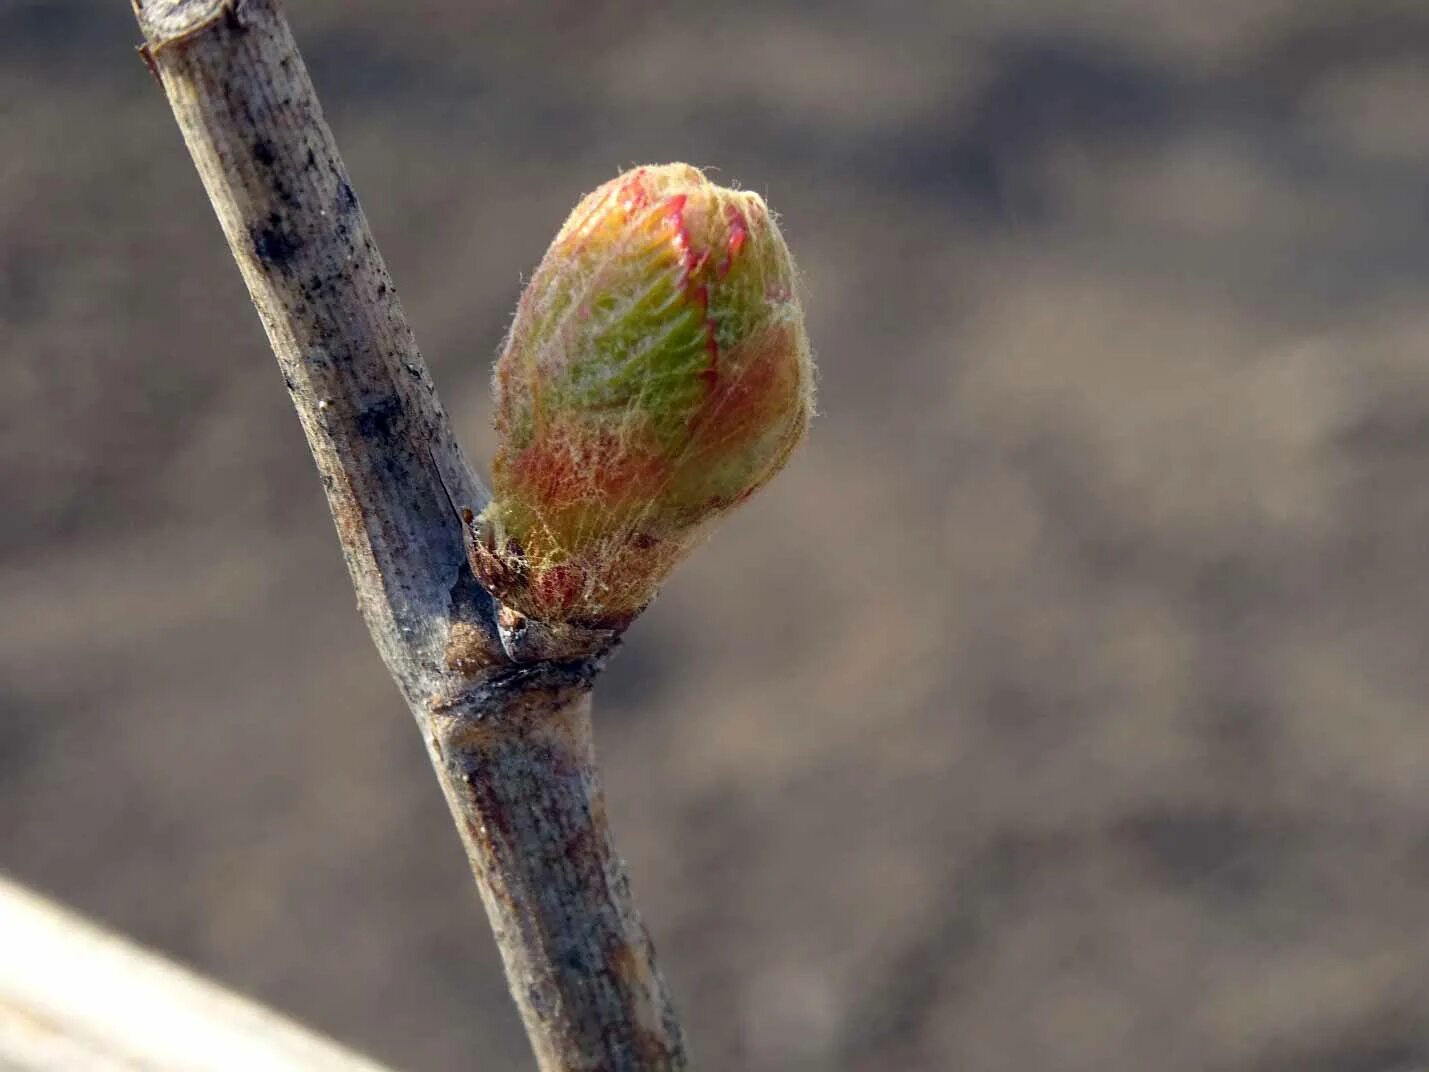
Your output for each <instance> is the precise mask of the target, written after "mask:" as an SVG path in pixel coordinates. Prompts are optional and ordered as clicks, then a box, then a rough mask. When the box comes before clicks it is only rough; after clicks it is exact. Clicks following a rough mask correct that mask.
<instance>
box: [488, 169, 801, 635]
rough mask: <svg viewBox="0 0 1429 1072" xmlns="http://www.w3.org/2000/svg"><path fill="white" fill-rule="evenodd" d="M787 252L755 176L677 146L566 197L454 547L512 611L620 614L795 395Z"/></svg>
mask: <svg viewBox="0 0 1429 1072" xmlns="http://www.w3.org/2000/svg"><path fill="white" fill-rule="evenodd" d="M795 284H796V277H795V270H794V263H793V260H792V258H791V257H790V255H789V248H788V246H786V245H785V243H784V239H783V237H782V236H781V235H780V233H779V228H778V226H777V225H776V224H775V222H774V218H773V216H772V215H771V214H770V212H769V209H768V208H767V207H766V206H765V204H764V202H763V200H762V199H761V198H760V197H759V195H757V194H754V193H749V192H744V191H738V190H731V189H726V188H724V187H722V186H716V185H715V184H713V183H712V182H710V181H709V180H708V179H707V178H705V176H704V175H703V173H701V172H700V171H699V170H698V169H696V168H693V167H690V166H689V165H687V164H666V165H662V166H651V167H641V168H636V169H634V170H632V171H628V172H626V173H625V174H622V175H620V176H619V177H618V178H615V179H613V180H611V181H610V182H607V183H606V184H605V185H604V186H602V187H600V188H599V189H598V190H596V191H595V192H594V193H592V194H589V195H588V196H587V197H585V198H584V199H583V200H582V201H581V203H580V204H579V205H577V206H576V209H575V211H574V212H572V213H571V215H570V218H569V219H567V220H566V223H565V226H563V227H562V228H561V230H560V233H559V234H557V235H556V238H555V241H554V242H553V243H552V244H551V247H550V249H549V250H547V251H546V255H545V257H544V258H543V259H542V261H541V264H540V266H539V267H538V268H537V269H536V272H535V275H534V276H533V277H532V278H531V281H530V283H529V285H528V286H527V287H526V290H525V293H524V294H523V295H522V296H521V302H520V305H519V306H518V307H517V310H516V317H515V320H514V321H513V323H512V325H511V331H510V334H509V335H508V337H507V340H506V344H505V347H504V349H503V351H502V354H501V357H500V359H499V360H498V361H497V364H496V372H495V403H496V432H497V438H498V448H497V454H496V459H495V461H494V463H493V467H492V485H493V497H492V501H491V503H490V505H489V506H488V507H487V509H486V510H485V511H484V512H483V513H482V514H481V516H480V517H479V518H477V519H476V521H475V523H474V525H473V526H472V538H471V543H470V551H471V559H472V566H473V569H474V571H475V572H476V574H477V576H478V577H479V578H480V579H481V580H482V582H483V583H484V584H486V586H487V587H488V589H489V590H490V591H491V592H492V594H493V595H495V596H496V598H497V599H498V600H499V601H500V602H501V603H502V604H504V605H505V606H506V607H507V608H509V609H510V610H512V611H515V612H518V613H519V614H521V615H525V616H526V617H528V618H530V619H534V620H535V621H537V622H543V623H548V624H554V625H561V624H570V625H573V626H580V627H588V628H597V629H620V628H623V627H624V625H626V624H627V623H628V622H629V621H630V620H631V619H632V618H634V616H635V615H636V614H638V613H639V612H640V610H641V609H642V608H644V606H645V605H646V604H647V603H649V602H650V600H651V599H652V598H653V597H654V595H655V592H656V589H657V588H658V587H659V585H660V582H661V581H662V580H663V579H664V578H665V576H666V575H667V574H668V573H669V572H670V570H671V569H672V568H673V567H674V565H675V564H676V563H677V562H678V561H679V560H680V559H681V558H682V557H683V556H684V555H685V554H686V553H687V552H688V551H689V550H690V548H691V547H692V546H693V545H694V544H695V543H696V542H697V541H698V540H699V538H700V537H701V535H702V534H703V533H704V532H706V531H707V530H708V528H709V526H710V524H711V523H712V522H713V521H715V520H716V519H718V518H719V517H721V516H722V515H724V514H726V513H728V512H729V511H730V510H731V509H733V508H734V507H735V506H736V505H738V504H739V503H741V502H743V501H744V500H745V499H747V498H748V497H749V496H750V495H751V494H753V493H754V492H755V491H757V490H758V489H759V488H760V487H762V486H763V485H764V484H765V483H767V482H768V481H769V479H770V478H771V477H773V476H774V474H775V473H777V472H778V471H779V470H780V469H781V468H782V467H783V466H784V463H785V462H786V461H787V460H788V458H789V454H790V452H791V451H792V450H793V449H794V447H795V445H796V444H797V443H798V442H799V440H800V439H801V438H802V437H803V435H804V431H805V429H806V428H807V426H808V423H809V419H810V417H811V415H812V413H813V382H814V370H813V364H812V360H811V358H810V353H809V342H808V338H807V336H806V334H805V331H804V316H803V311H802V309H801V307H800V305H799V299H798V296H797V294H796V286H795Z"/></svg>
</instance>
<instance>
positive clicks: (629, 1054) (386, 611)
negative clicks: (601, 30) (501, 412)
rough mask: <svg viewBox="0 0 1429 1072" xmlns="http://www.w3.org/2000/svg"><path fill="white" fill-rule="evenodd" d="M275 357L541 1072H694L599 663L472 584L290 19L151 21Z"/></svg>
mask: <svg viewBox="0 0 1429 1072" xmlns="http://www.w3.org/2000/svg"><path fill="white" fill-rule="evenodd" d="M135 12H136V15H137V17H138V19H139V24H140V26H141V28H142V29H143V32H144V36H145V38H146V42H147V43H146V44H145V46H144V47H143V49H142V51H143V53H144V55H145V58H146V60H147V61H148V62H149V64H150V67H151V68H152V69H153V71H154V73H155V74H156V75H157V77H158V78H159V80H160V82H161V83H162V85H163V87H164V91H165V93H166V94H167V96H168V99H169V103H170V105H171V106H172V108H173V111H174V116H175V118H176V119H177V120H178V124H179V129H180V131H181V132H182V134H183V137H184V141H185V143H186V144H187V145H188V148H189V152H190V153H191V154H192V156H193V160H194V164H195V166H196V167H197V169H198V172H199V176H200V178H201V179H202V180H203V184H204V188H205V189H206V190H207V192H208V196H209V199H210V200H211V201H212V203H213V207H214V210H215V212H216V213H217V215H218V219H219V223H220V224H221V226H222V228H223V232H224V235H225V236H226V237H227V239H228V244H229V247H230V248H231V249H232V251H233V255H234V259H235V260H236V261H237V262H238V267H239V270H240V271H241V272H242V274H243V279H244V281H245V283H247V285H248V290H249V293H250V295H251V296H252V299H253V304H254V306H255V307H256V308H257V310H258V315H259V317H260V319H261V320H262V322H263V326H264V328H265V329H266V331H267V333H268V339H269V342H270V343H271V344H272V347H273V352H274V354H276V356H277V358H278V364H279V367H280V368H281V370H282V373H283V379H284V382H285V383H286V384H287V387H288V391H289V394H290V395H291V397H292V400H293V405H294V407H295V408H296V409H297V412H298V418H299V420H300V421H301V422H302V426H303V430H304V432H305V433H306V435H307V439H308V444H309V446H310V447H311V449H312V453H313V458H314V460H315V461H316V463H317V467H318V472H319V474H320V476H321V478H322V483H323V487H324V488H325V489H326V492H327V497H328V505H329V506H330V508H331V510H332V515H333V520H334V521H335V523H336V526H337V531H338V537H339V539H340V541H341V543H342V549H343V554H344V557H345V558H346V560H347V566H348V571H349V573H350V574H351V577H352V582H353V587H354V588H355V590H356V592H357V599H358V605H359V608H360V609H361V611H362V615H363V617H364V619H365V620H366V622H367V625H368V628H369V629H370V630H371V633H372V637H373V640H374V641H375V642H376V645H377V648H378V651H379V652H380V653H381V655H382V658H383V660H384V662H385V663H386V665H387V668H388V670H389V671H390V672H391V674H392V677H393V678H394V680H395V681H396V682H397V684H398V686H399V687H400V689H401V691H402V694H403V696H404V697H405V698H406V700H407V702H408V704H409V705H410V707H411V708H412V712H413V714H414V715H415V716H416V719H417V722H418V725H419V727H420V728H421V730H422V735H423V738H424V739H425V740H426V741H427V743H428V747H429V750H430V752H431V755H432V761H433V765H434V768H435V770H436V773H437V777H438V779H439V781H440V782H441V785H442V789H443V792H444V793H445V795H446V797H447V800H448V802H449V803H450V805H451V809H452V813H453V816H454V818H455V820H456V823H457V828H458V831H459V832H460V834H461V836H462V839H463V841H464V843H465V845H466V849H467V854H468V856H469V858H470V860H471V864H472V869H473V872H474V873H475V875H476V878H477V881H478V886H479V887H480V890H481V894H482V898H483V900H484V902H485V904H486V908H487V911H488V914H489V915H490V917H491V922H492V926H493V929H494V930H495V933H496V939H497V945H498V947H499V948H500V951H501V954H502V958H503V960H504V961H505V965H506V971H507V978H508V982H509V984H510V987H511V992H512V995H513V997H514V998H515V1000H516V1003H517V1005H518V1006H519V1008H520V1010H521V1014H522V1017H523V1019H524V1020H525V1023H526V1028H527V1031H528V1033H529V1035H530V1037H531V1042H532V1046H533V1048H534V1049H535V1051H536V1054H537V1057H538V1060H539V1063H540V1067H541V1068H542V1069H548V1070H556V1069H559V1070H567V1069H571V1070H575V1069H581V1070H584V1069H589V1070H595V1069H601V1070H612V1072H615V1070H637V1069H639V1070H644V1069H678V1068H684V1067H686V1057H685V1053H684V1044H683V1040H682V1038H681V1034H680V1029H679V1025H678V1022H677V1020H676V1017H675V1014H674V1011H673V1007H672V1004H671V1001H670V998H669V995H668V993H667V991H666V989H665V986H664V983H663V981H662V980H661V978H660V974H659V971H658V969H657V968H656V965H655V961H654V954H653V950H652V949H651V946H650V942H649V938H648V937H647V935H646V932H645V929H644V927H643V925H642V924H641V922H640V919H639V916H638V914H637V913H636V910H635V907H634V904H633V902H632V900H631V897H630V891H629V883H628V881H627V879H626V877H625V872H624V866H623V864H622V863H621V861H620V859H619V857H618V856H617V855H616V853H615V851H614V848H613V846H612V844H611V841H610V834H609V830H608V827H607V824H606V820H605V808H604V802H603V799H602V796H601V791H600V787H599V781H598V778H597V773H596V766H595V758H594V752H593V749H592V746H591V736H590V733H591V731H590V707H589V690H590V684H591V681H592V679H593V678H594V676H595V674H596V672H597V671H598V669H599V667H600V664H601V656H600V655H596V656H593V657H587V658H580V659H572V660H567V661H562V662H552V661H549V660H548V661H537V662H534V663H525V664H517V663H514V662H513V661H512V660H511V658H510V656H508V655H507V654H506V653H505V651H504V649H503V647H502V645H501V642H500V638H499V634H498V632H497V630H496V627H495V622H494V618H493V604H492V601H491V599H490V596H489V595H488V594H487V593H486V592H485V591H484V590H483V589H482V588H481V587H480V585H478V584H477V583H476V581H475V579H474V578H473V577H472V575H471V572H470V569H469V567H468V565H467V556H466V547H465V542H464V540H465V537H464V535H463V531H462V524H461V521H460V518H459V516H458V512H459V511H462V510H470V511H472V512H473V513H479V512H480V511H481V509H482V508H483V507H484V505H485V503H486V494H485V492H484V490H483V489H482V488H481V486H480V484H479V482H478V481H477V480H476V478H475V477H474V476H473V475H472V473H471V470H470V469H469V467H468V466H467V464H466V462H465V460H464V459H463V457H462V454H461V450H460V448H459V447H458V446H457V444H456V441H455V438H454V437H453V434H452V431H451V427H450V424H449V423H448V421H447V418H446V415H445V414H444V413H443V411H442V407H441V404H440V402H439V401H438V399H437V395H436V391H435V388H434V387H433V385H432V381H431V377H430V376H429V375H428V373H427V369H426V366H425V365H424V363H423V361H422V358H421V355H420V354H419V353H418V351H417V347H416V343H415V341H414V339H413V336H412V331H411V329H410V328H409V327H408V325H407V321H406V318H405V317H404V315H403V313H402V308H401V305H400V303H399V302H398V300H397V295H396V292H395V290H394V288H393V286H392V280H391V277H390V276H389V275H388V273H387V269H386V266H385V265H384V264H383V262H382V258H381V256H380V254H379V253H378V251H377V246H376V244H375V242H374V241H373V239H372V235H371V233H370V231H369V228H368V225H367V219H366V217H365V216H364V215H363V212H362V209H361V207H360V205H359V204H358V200H357V197H356V195H355V193H354V192H353V188H352V185H351V183H350V181H349V180H348V176H347V171H346V169H345V168H344V166H343V164H342V161H341V159H340V158H339V156H338V152H337V146H336V145H335V143H334V141H333V137H332V134H331V132H330V131H329V129H328V127H327V124H326V122H325V121H324V120H323V117H322V111H321V109H320V107H319V105H318V101H317V97H316V96H315V94H314V92H313V87H312V83H311V82H310V81H309V79H308V74H307V71H306V69H305V67H304V65H303V62H302V58H301V57H300V56H299V54H298V51H297V47H296V45H295V44H294V42H293V38H292V35H291V33H290V31H289V29H288V26H287V23H286V22H285V20H284V18H283V16H282V14H281V12H280V11H279V9H278V7H277V5H276V3H275V0H135Z"/></svg>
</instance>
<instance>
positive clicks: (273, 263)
mask: <svg viewBox="0 0 1429 1072" xmlns="http://www.w3.org/2000/svg"><path fill="white" fill-rule="evenodd" d="M249 236H250V237H251V238H252V239H253V253H254V255H255V256H256V257H257V258H258V259H259V260H260V261H262V262H263V264H264V265H266V266H267V267H269V268H282V267H284V266H286V265H287V264H288V262H289V261H291V260H292V259H293V255H294V254H296V253H297V252H298V247H299V246H300V245H301V244H302V243H301V242H299V241H298V239H297V238H295V237H294V236H293V235H291V234H289V233H288V232H287V231H285V230H284V229H283V226H282V223H281V221H280V220H279V219H278V216H277V214H276V213H275V214H273V215H270V216H269V217H268V220H267V222H266V223H258V224H254V225H253V226H251V227H250V228H249Z"/></svg>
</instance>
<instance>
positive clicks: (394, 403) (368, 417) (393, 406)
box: [357, 396, 402, 439]
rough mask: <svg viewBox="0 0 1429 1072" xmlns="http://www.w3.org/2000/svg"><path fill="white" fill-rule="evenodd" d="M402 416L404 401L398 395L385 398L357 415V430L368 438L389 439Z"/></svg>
mask: <svg viewBox="0 0 1429 1072" xmlns="http://www.w3.org/2000/svg"><path fill="white" fill-rule="evenodd" d="M401 416H402V402H401V400H400V399H398V398H397V397H396V396H391V397H388V398H384V399H383V400H382V401H380V402H376V403H374V404H373V405H371V406H368V407H367V408H366V409H364V410H363V411H362V412H361V413H359V414H358V415H357V431H358V433H359V434H360V435H362V436H363V437H364V438H366V439H387V438H390V437H391V435H392V429H393V425H394V424H395V423H396V422H397V420H398V418H400V417H401Z"/></svg>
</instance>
